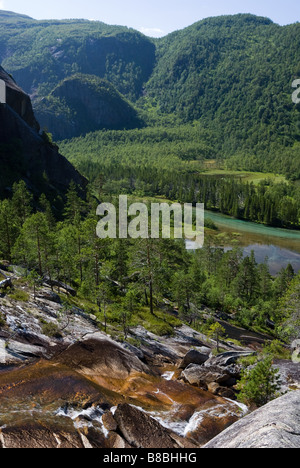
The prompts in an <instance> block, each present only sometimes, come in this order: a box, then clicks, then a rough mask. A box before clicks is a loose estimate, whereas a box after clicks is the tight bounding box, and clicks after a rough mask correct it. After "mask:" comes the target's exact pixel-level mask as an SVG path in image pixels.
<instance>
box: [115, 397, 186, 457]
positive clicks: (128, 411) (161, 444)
mask: <svg viewBox="0 0 300 468" xmlns="http://www.w3.org/2000/svg"><path fill="white" fill-rule="evenodd" d="M114 419H115V420H116V422H117V424H118V430H119V433H121V434H122V436H123V437H124V439H125V440H126V441H127V442H128V444H129V445H130V446H131V447H133V448H145V449H150V448H160V449H172V448H173V449H178V448H192V447H194V448H195V445H193V444H192V443H191V442H190V441H187V440H185V439H184V438H183V437H180V436H179V435H177V434H175V433H174V432H172V431H171V430H169V429H166V428H164V427H163V426H162V425H161V424H160V423H159V422H158V421H156V420H155V419H153V418H151V417H150V416H148V415H147V414H146V413H144V412H143V411H140V410H139V409H137V408H135V407H133V406H130V405H128V404H126V403H125V404H121V405H119V406H118V408H117V410H116V412H115V414H114Z"/></svg>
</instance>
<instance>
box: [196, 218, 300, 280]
mask: <svg viewBox="0 0 300 468" xmlns="http://www.w3.org/2000/svg"><path fill="white" fill-rule="evenodd" d="M205 218H206V219H211V220H212V221H213V222H214V224H215V225H216V226H217V227H218V228H219V231H218V234H220V233H229V234H231V236H228V237H224V236H222V238H221V237H220V236H216V239H217V240H218V239H220V246H222V247H224V248H225V249H226V250H228V249H230V248H232V242H231V241H229V237H231V238H232V237H234V239H235V243H236V245H238V246H240V247H242V248H243V251H244V255H245V256H247V255H250V253H251V251H252V250H253V251H254V253H255V258H256V261H257V262H258V263H263V262H264V261H265V258H266V257H268V264H269V268H270V272H271V274H272V275H276V274H277V273H278V272H279V271H280V270H281V269H282V268H285V267H287V265H288V264H289V263H290V264H291V265H292V266H293V268H294V270H295V271H296V272H299V271H300V231H293V230H289V229H280V228H274V227H269V226H265V225H263V224H257V223H252V222H248V221H242V220H239V219H235V218H231V217H230V216H226V215H223V214H221V213H215V212H212V211H206V212H205ZM187 245H188V247H189V248H191V247H192V244H191V243H190V242H189V241H188V243H187Z"/></svg>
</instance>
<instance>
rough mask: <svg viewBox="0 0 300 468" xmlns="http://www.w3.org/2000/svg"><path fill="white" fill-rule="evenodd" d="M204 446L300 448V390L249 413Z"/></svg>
mask: <svg viewBox="0 0 300 468" xmlns="http://www.w3.org/2000/svg"><path fill="white" fill-rule="evenodd" d="M204 448H269V449H271V448H300V391H296V392H290V393H288V394H286V395H285V396H283V397H281V398H278V399H277V400H274V401H272V402H271V403H269V404H268V405H266V406H264V407H263V408H261V409H259V410H257V411H255V412H254V413H252V414H250V415H248V416H246V417H245V418H244V419H242V420H240V421H238V422H236V423H235V424H233V425H232V426H231V427H230V428H229V429H227V430H226V431H224V432H222V433H221V434H220V435H218V436H217V437H215V438H214V439H213V440H211V441H210V442H209V443H208V444H206V445H205V446H204Z"/></svg>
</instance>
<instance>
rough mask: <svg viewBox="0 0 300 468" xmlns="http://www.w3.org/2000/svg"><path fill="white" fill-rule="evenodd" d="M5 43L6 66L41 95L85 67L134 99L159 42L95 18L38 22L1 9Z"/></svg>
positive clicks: (1, 49)
mask: <svg viewBox="0 0 300 468" xmlns="http://www.w3.org/2000/svg"><path fill="white" fill-rule="evenodd" d="M0 43H1V45H0V61H2V65H3V67H4V68H6V69H7V70H9V72H10V73H12V74H13V75H14V78H15V79H16V81H18V83H19V84H20V86H22V88H23V89H24V90H25V91H26V92H27V93H29V94H31V95H35V94H37V95H38V96H40V97H44V96H46V95H48V94H49V93H50V92H51V91H52V90H53V88H54V87H56V86H57V85H58V83H59V82H60V81H61V80H63V79H64V78H66V77H68V76H71V75H73V74H75V73H78V72H80V73H85V74H92V75H97V76H99V77H101V78H105V79H107V80H109V81H110V82H111V83H112V84H114V85H115V86H116V88H117V89H118V90H119V91H120V92H121V93H122V94H125V95H126V96H127V97H131V98H132V99H135V98H136V97H138V96H139V95H140V93H141V89H142V86H143V83H145V82H146V81H147V80H148V79H149V77H150V75H151V73H152V71H153V66H154V61H155V46H154V44H153V42H152V41H151V40H150V39H148V38H146V37H145V36H144V35H142V34H140V33H139V32H137V31H134V30H132V29H128V28H126V27H122V26H108V25H106V24H104V23H101V22H94V21H85V20H66V21H36V20H34V19H32V18H28V17H24V16H22V15H16V14H14V13H9V12H3V11H0Z"/></svg>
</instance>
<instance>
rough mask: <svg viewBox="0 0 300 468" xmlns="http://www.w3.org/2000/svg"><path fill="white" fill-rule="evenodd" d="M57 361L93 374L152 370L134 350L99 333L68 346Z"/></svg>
mask: <svg viewBox="0 0 300 468" xmlns="http://www.w3.org/2000/svg"><path fill="white" fill-rule="evenodd" d="M59 362H61V363H62V364H64V365H67V366H68V367H70V368H72V369H75V370H79V371H80V373H82V374H84V375H90V376H93V377H94V378H97V376H99V377H101V378H103V377H108V378H114V379H126V378H127V377H128V376H129V375H130V374H132V373H146V374H152V373H151V371H150V369H149V368H148V367H147V366H146V365H145V364H143V363H142V362H141V361H140V360H139V359H138V358H137V357H136V356H134V354H132V353H130V352H128V351H126V350H125V349H123V348H122V347H121V346H119V345H118V344H117V343H116V342H114V341H112V340H110V339H109V338H108V337H105V336H104V335H103V334H102V333H95V334H93V335H90V336H89V337H88V338H87V339H86V340H83V341H81V342H78V343H75V344H74V345H72V346H70V347H69V348H68V349H67V350H66V351H64V352H63V353H62V354H61V355H60V356H59Z"/></svg>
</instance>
